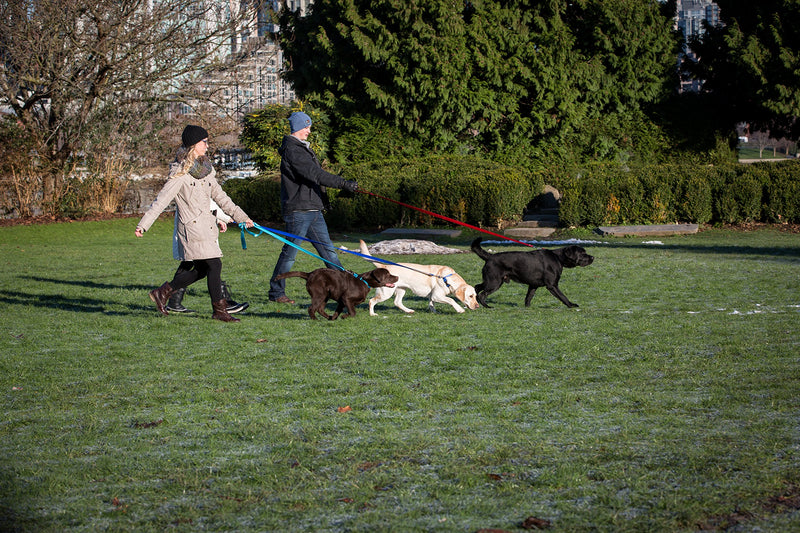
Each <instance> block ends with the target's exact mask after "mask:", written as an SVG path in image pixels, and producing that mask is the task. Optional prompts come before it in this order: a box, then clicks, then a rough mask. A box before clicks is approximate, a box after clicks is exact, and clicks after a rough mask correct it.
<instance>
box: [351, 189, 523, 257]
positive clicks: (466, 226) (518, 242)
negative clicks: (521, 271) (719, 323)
mask: <svg viewBox="0 0 800 533" xmlns="http://www.w3.org/2000/svg"><path fill="white" fill-rule="evenodd" d="M358 192H360V193H363V194H368V195H370V196H374V197H375V198H380V199H381V200H386V201H387V202H392V203H395V204H397V205H400V206H403V207H407V208H409V209H415V210H416V211H419V212H420V213H425V214H426V215H430V216H432V217H436V218H441V219H442V220H446V221H448V222H452V223H453V224H458V225H459V226H464V227H465V228H470V229H474V230H477V231H480V232H482V233H486V234H487V235H493V236H495V237H500V238H501V239H504V240H507V241H512V242H515V243H517V244H522V245H523V246H529V247H531V248H536V247H535V246H534V245H532V244H529V243H527V242H524V241H518V240H517V239H512V238H511V237H506V236H505V235H501V234H499V233H494V232H492V231H489V230H485V229H483V228H479V227H478V226H473V225H472V224H467V223H466V222H461V221H460V220H456V219H455V218H450V217H447V216H444V215H440V214H438V213H434V212H433V211H428V210H427V209H422V208H421V207H416V206H413V205H409V204H406V203H403V202H401V201H399V200H393V199H392V198H387V197H385V196H381V195H379V194H375V193H374V192H369V191H365V190H364V189H358Z"/></svg>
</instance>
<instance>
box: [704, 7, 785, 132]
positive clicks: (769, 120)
mask: <svg viewBox="0 0 800 533" xmlns="http://www.w3.org/2000/svg"><path fill="white" fill-rule="evenodd" d="M717 4H718V5H719V7H720V18H721V20H722V22H723V25H721V26H719V27H716V28H708V31H707V32H706V34H705V35H704V36H702V37H701V38H699V39H697V40H695V41H693V42H692V43H691V46H692V48H693V49H695V50H696V51H697V53H698V55H699V56H700V61H699V62H698V63H697V64H696V65H695V68H694V69H693V71H694V73H695V75H696V76H697V77H698V78H699V79H703V80H705V83H704V91H705V92H706V93H708V94H709V95H710V98H709V102H710V104H711V105H713V106H714V107H715V108H717V109H724V110H725V111H726V113H725V114H726V116H727V121H726V123H724V124H723V126H724V127H725V129H726V130H727V131H728V132H729V133H730V134H731V136H733V134H734V131H735V130H734V127H735V124H736V123H738V122H741V121H747V122H750V123H751V124H752V125H753V127H754V128H758V129H761V128H764V129H770V130H771V131H772V132H773V135H778V136H780V135H791V136H792V137H794V138H797V137H798V136H800V122H798V117H800V2H798V1H797V0H763V1H760V2H749V1H745V0H717ZM719 115H722V113H719Z"/></svg>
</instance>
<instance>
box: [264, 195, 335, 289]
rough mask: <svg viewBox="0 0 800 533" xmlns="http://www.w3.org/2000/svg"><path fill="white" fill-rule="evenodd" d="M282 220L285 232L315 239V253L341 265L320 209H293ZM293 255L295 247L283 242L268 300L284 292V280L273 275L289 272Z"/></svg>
mask: <svg viewBox="0 0 800 533" xmlns="http://www.w3.org/2000/svg"><path fill="white" fill-rule="evenodd" d="M283 220H284V222H286V233H291V234H292V235H297V236H298V237H305V238H307V239H311V240H312V241H316V242H314V243H313V245H314V248H316V250H317V255H319V256H320V257H322V258H323V259H325V260H326V261H330V262H331V263H333V264H334V265H337V266H342V263H341V262H340V261H339V256H337V255H336V249H335V248H334V246H333V243H332V242H331V238H330V236H329V235H328V225H327V224H326V223H325V217H323V215H322V211H294V212H292V213H289V214H288V215H286V216H285V217H283ZM289 240H291V241H292V242H294V243H295V244H297V245H300V244H302V243H303V242H305V241H303V240H302V239H289ZM295 257H297V248H294V247H293V246H289V245H288V244H284V245H283V249H282V250H281V255H280V256H279V257H278V262H277V263H276V264H275V270H274V271H273V272H272V278H271V279H270V282H269V299H270V300H275V299H277V298H280V297H281V296H284V295H285V294H286V280H285V279H282V280H275V276H277V275H278V274H283V273H284V272H289V271H290V270H291V269H292V266H293V265H294V260H295ZM323 266H326V267H327V266H329V265H328V263H324V264H323Z"/></svg>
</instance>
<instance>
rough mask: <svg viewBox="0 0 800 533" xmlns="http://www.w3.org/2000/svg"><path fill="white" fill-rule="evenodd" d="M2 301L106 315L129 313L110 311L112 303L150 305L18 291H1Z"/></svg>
mask: <svg viewBox="0 0 800 533" xmlns="http://www.w3.org/2000/svg"><path fill="white" fill-rule="evenodd" d="M0 302H2V303H4V304H7V305H21V306H24V307H43V308H48V309H61V310H63V311H76V312H80V313H103V314H106V315H123V314H129V313H127V312H120V311H108V310H107V309H106V308H107V307H109V306H112V305H114V306H115V305H122V306H123V307H127V308H128V309H130V310H131V311H143V310H145V309H150V307H149V306H147V307H145V306H143V305H131V304H127V305H126V304H119V303H116V302H108V301H105V300H99V299H97V298H85V297H82V298H69V297H67V296H63V295H60V294H30V293H26V292H18V291H0Z"/></svg>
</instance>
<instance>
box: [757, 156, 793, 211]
mask: <svg viewBox="0 0 800 533" xmlns="http://www.w3.org/2000/svg"><path fill="white" fill-rule="evenodd" d="M753 166H754V167H759V166H761V167H762V168H763V169H766V170H767V171H768V175H769V178H768V180H767V181H766V187H765V194H764V211H763V212H764V217H765V219H766V221H768V222H795V223H796V222H800V178H798V169H797V166H798V165H797V163H779V164H770V163H762V164H759V165H753Z"/></svg>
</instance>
